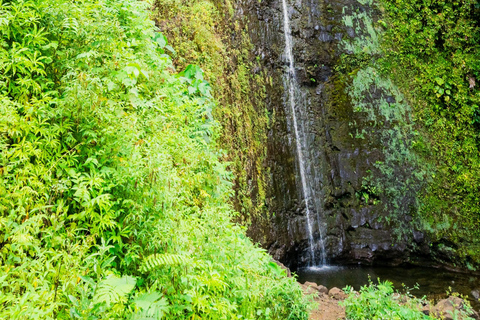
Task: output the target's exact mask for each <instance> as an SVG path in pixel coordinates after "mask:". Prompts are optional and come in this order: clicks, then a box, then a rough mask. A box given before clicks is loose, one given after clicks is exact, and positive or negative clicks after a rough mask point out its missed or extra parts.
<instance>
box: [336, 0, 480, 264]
mask: <svg viewBox="0 0 480 320" xmlns="http://www.w3.org/2000/svg"><path fill="white" fill-rule="evenodd" d="M378 9H380V10H379V11H381V12H383V16H382V17H380V18H381V19H382V20H378V19H372V18H370V17H369V16H368V14H365V13H362V14H353V15H352V16H349V17H346V18H345V19H344V21H345V24H346V25H348V26H350V27H353V28H356V30H357V31H361V32H360V34H361V35H360V36H359V37H357V39H355V40H354V41H353V42H352V43H350V44H348V45H347V47H348V48H349V49H350V50H351V51H352V52H353V53H354V54H353V55H349V56H345V57H343V63H342V66H343V67H342V68H343V69H342V70H340V71H343V72H345V73H347V72H350V74H351V75H352V76H353V77H354V79H358V81H357V82H356V83H354V85H353V91H351V92H352V93H353V95H352V97H353V99H354V100H355V99H356V100H357V101H360V100H361V99H362V97H364V96H365V93H366V92H368V87H367V85H373V84H374V85H375V86H376V87H380V88H382V87H384V89H387V87H390V89H392V88H398V89H394V91H395V92H396V93H395V95H394V96H395V100H396V101H397V103H396V104H395V105H393V106H390V107H392V109H389V106H388V105H385V107H387V108H384V107H381V108H380V109H379V111H380V113H378V114H374V113H370V116H369V117H370V118H372V119H373V118H374V117H378V116H380V115H382V116H383V117H385V118H386V119H387V120H388V118H389V117H390V119H393V118H395V117H396V118H397V119H399V120H398V121H395V127H392V128H389V129H388V130H385V132H387V131H388V132H389V135H390V138H391V139H390V140H391V141H392V142H393V144H391V146H392V148H390V149H388V151H389V152H388V153H387V154H386V160H388V159H390V160H389V161H390V162H391V163H392V164H394V163H395V162H398V163H403V162H404V161H406V160H408V159H411V161H413V163H416V164H421V165H420V166H416V168H419V169H420V171H418V170H415V171H414V172H413V174H414V175H415V176H417V178H418V179H419V180H418V181H427V182H428V185H427V186H426V187H425V188H424V190H423V193H422V194H420V197H419V200H420V201H419V203H418V204H419V207H418V210H417V213H416V217H417V220H416V221H417V223H418V224H419V225H420V226H421V227H422V228H423V229H424V230H426V231H427V232H428V233H429V235H430V239H431V241H433V242H438V241H450V242H452V243H454V244H456V246H457V249H456V252H455V253H456V255H457V257H459V258H460V259H461V261H459V262H460V263H463V264H464V265H467V263H468V264H469V265H471V264H470V262H468V261H470V260H472V261H473V262H472V263H474V264H478V263H479V262H480V256H479V255H478V250H469V247H470V246H471V245H472V244H473V245H474V246H475V247H476V246H477V245H478V244H479V243H480V231H479V229H478V225H479V224H480V130H479V126H478V120H479V119H478V114H479V111H478V110H479V107H478V106H479V105H480V93H479V91H478V90H477V87H476V85H475V84H474V82H475V79H476V78H477V77H478V76H480V64H479V63H478V61H479V59H478V58H479V57H480V45H479V41H478V40H479V39H480V29H479V25H478V18H479V17H480V7H479V6H478V4H477V3H476V2H475V1H471V0H463V1H457V2H454V3H453V2H441V3H431V2H424V1H418V0H398V1H397V0H396V1H391V0H381V1H379V7H378ZM360 20H361V21H360ZM360 25H362V26H363V28H362V29H359V26H360ZM362 30H363V31H362ZM362 32H363V33H362ZM362 34H363V35H362ZM377 34H380V35H377ZM365 48H367V49H365ZM372 48H373V49H375V50H373V49H372ZM368 56H370V60H369V61H368ZM369 68H373V69H370V74H371V73H372V72H376V73H377V75H375V76H374V78H372V79H373V80H374V82H372V81H368V80H367V78H365V77H364V76H365V73H364V71H365V70H368V69H369ZM372 70H375V71H372ZM362 77H363V80H362ZM385 81H387V82H388V83H389V84H388V86H387V87H385V86H383V84H382V82H385ZM354 82H355V80H354ZM387 82H385V83H387ZM393 84H394V86H392V85H393ZM472 84H473V87H472ZM390 89H388V90H390ZM399 93H400V96H399ZM399 97H401V100H399V99H398V98H399ZM359 99H360V100H359ZM398 102H400V103H398ZM356 106H357V110H358V111H368V108H365V106H364V105H362V103H361V102H360V103H356ZM409 106H411V107H409ZM409 109H410V110H409ZM385 112H386V113H385ZM409 114H411V115H412V116H413V117H411V116H409ZM398 116H400V117H398ZM401 119H408V121H406V122H405V121H403V123H402V121H401ZM392 130H393V131H392ZM399 130H400V131H399ZM405 138H407V139H405ZM395 141H397V142H395ZM401 141H403V142H406V144H405V143H404V144H399V143H398V142H401ZM390 151H393V153H390ZM399 152H400V153H399ZM408 161H410V160H408ZM386 164H387V163H385V164H382V165H381V166H382V167H384V168H385V169H388V165H387V167H385V165H386ZM377 165H378V164H377ZM383 172H387V174H388V170H387V171H385V170H383ZM419 173H420V174H419ZM422 177H423V178H422ZM373 178H374V179H377V177H373ZM403 189H404V188H403V187H399V186H392V188H389V190H390V191H391V192H398V191H401V190H403ZM402 192H403V191H402Z"/></svg>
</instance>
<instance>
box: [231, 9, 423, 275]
mask: <svg viewBox="0 0 480 320" xmlns="http://www.w3.org/2000/svg"><path fill="white" fill-rule="evenodd" d="M287 5H288V15H289V18H290V24H291V35H292V38H293V55H294V59H295V71H296V76H297V82H298V83H299V86H300V89H301V91H302V94H303V99H302V100H303V102H304V107H305V112H303V113H302V114H301V115H300V119H299V120H298V121H299V123H300V126H301V129H302V130H303V131H304V132H305V140H306V145H308V146H309V147H308V150H306V151H305V152H306V154H307V155H306V158H307V160H306V162H307V164H306V170H307V172H308V176H309V181H308V187H309V188H310V189H311V194H312V195H313V196H312V199H310V200H309V201H308V202H309V203H310V206H311V208H310V211H311V212H313V214H312V216H313V217H314V219H313V221H314V222H313V238H314V240H315V243H317V244H318V241H319V238H320V233H322V234H323V237H324V243H325V247H326V248H325V249H326V255H327V257H329V261H330V262H331V263H332V262H337V263H351V262H362V263H365V264H376V263H381V264H385V263H388V264H392V265H396V264H399V263H401V262H403V261H407V260H409V259H411V252H412V248H413V247H412V244H415V247H416V248H417V250H418V251H420V253H421V254H425V252H426V251H428V246H426V245H425V239H424V236H423V234H421V233H420V232H418V231H415V232H416V233H415V239H413V233H410V234H407V235H403V236H402V237H400V238H398V237H396V236H394V232H393V230H392V227H391V226H389V225H388V224H386V223H384V222H380V221H385V219H383V220H382V217H385V216H386V215H387V214H388V212H386V211H388V210H386V209H385V203H388V201H390V200H389V199H388V198H382V195H380V196H379V199H378V200H381V201H378V202H377V201H373V199H369V200H367V199H364V198H362V197H361V192H360V191H361V190H362V182H363V180H364V178H365V177H368V176H369V175H370V174H371V173H370V171H371V170H375V169H374V168H373V164H374V163H375V162H376V161H381V160H382V159H383V158H384V156H385V155H384V152H385V148H384V143H385V142H384V141H382V140H381V139H380V138H379V137H380V136H381V135H380V134H379V131H381V130H384V129H387V128H382V127H379V126H375V124H373V123H371V121H368V120H367V119H366V117H365V115H363V114H362V113H359V112H354V111H353V107H352V103H351V99H350V98H349V96H348V95H347V94H346V93H345V87H346V86H348V83H344V82H342V81H340V80H339V79H338V77H337V76H336V74H335V71H334V70H335V66H336V65H337V63H338V59H339V57H340V55H341V54H343V53H346V51H345V49H343V46H342V45H341V41H342V39H347V38H353V37H356V36H358V35H357V32H356V31H355V30H353V29H352V28H347V27H346V26H344V24H343V22H342V17H343V15H344V14H348V13H349V12H352V11H357V12H363V11H366V10H370V9H369V8H368V7H364V6H362V5H361V4H360V3H359V2H357V1H354V0H341V1H329V0H326V1H325V0H287ZM239 12H241V13H242V14H243V15H247V16H248V17H249V18H248V19H249V23H248V32H249V35H250V37H251V39H252V42H253V43H254V45H255V48H254V54H255V55H256V56H257V57H259V59H261V62H262V63H263V65H264V68H265V71H266V74H267V77H268V81H267V83H268V84H267V93H268V96H267V105H268V111H269V113H270V114H272V115H273V114H274V119H275V121H274V123H273V126H272V128H271V129H270V132H269V140H268V146H267V148H268V161H267V163H266V166H268V167H269V168H270V171H271V181H270V185H269V186H268V188H267V193H268V195H267V203H266V205H267V207H268V210H269V211H270V212H272V213H274V218H272V221H270V223H269V224H268V225H269V227H268V228H267V229H265V228H262V229H259V228H256V227H255V225H253V226H252V227H251V228H250V232H249V235H250V236H251V237H252V238H253V239H254V240H256V241H259V242H260V243H261V244H262V245H263V246H264V247H265V248H267V249H268V250H269V252H270V253H271V254H272V255H273V256H274V258H275V259H278V260H280V261H282V262H283V263H285V264H286V265H287V266H289V267H293V268H296V267H300V266H304V265H308V264H309V263H311V261H310V253H309V239H308V235H307V232H306V224H307V222H306V208H305V201H304V199H303V198H304V197H303V193H302V186H301V183H300V181H299V180H300V179H299V166H298V161H297V156H296V150H295V137H294V132H293V129H292V125H291V121H290V120H289V116H290V115H289V111H288V106H287V105H286V98H287V96H286V93H285V90H286V89H285V86H284V83H285V82H284V76H285V72H286V68H287V62H286V59H285V37H284V29H283V28H284V24H283V12H282V1H278V0H263V1H261V2H260V3H259V2H258V1H256V0H255V1H254V0H251V1H240V2H239V4H238V7H237V13H239ZM373 14H375V13H373ZM374 89H375V88H372V92H375V94H376V95H377V96H375V95H373V98H372V99H375V98H379V97H380V95H381V93H377V91H375V90H374ZM358 132H366V133H365V136H364V138H363V139H359V138H356V134H357V133H358ZM400 166H401V165H400ZM401 169H402V168H400V170H401ZM407 174H408V172H407ZM401 201H402V207H404V208H411V207H412V206H414V205H415V199H412V198H409V197H407V196H405V199H401ZM408 210H410V209H408ZM409 214H410V212H409V211H407V209H405V213H404V214H403V215H402V216H403V217H405V220H406V221H405V223H407V222H408V221H407V220H408V219H409V218H410V217H409ZM401 223H403V222H401ZM319 250H320V246H319V245H316V246H315V251H316V252H318V251H319ZM424 251H425V252H424Z"/></svg>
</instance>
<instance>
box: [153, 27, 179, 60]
mask: <svg viewBox="0 0 480 320" xmlns="http://www.w3.org/2000/svg"><path fill="white" fill-rule="evenodd" d="M153 41H155V43H156V44H158V47H159V48H160V49H162V50H163V49H166V50H168V51H169V52H170V53H171V54H173V55H176V54H177V53H176V52H175V49H173V48H172V46H170V45H168V40H167V37H166V36H164V35H163V33H161V32H155V35H154V36H153ZM162 53H163V52H162Z"/></svg>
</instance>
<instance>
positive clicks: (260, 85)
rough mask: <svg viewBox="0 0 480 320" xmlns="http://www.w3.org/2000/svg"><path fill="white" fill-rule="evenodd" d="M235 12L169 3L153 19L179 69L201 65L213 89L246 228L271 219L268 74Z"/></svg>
mask: <svg viewBox="0 0 480 320" xmlns="http://www.w3.org/2000/svg"><path fill="white" fill-rule="evenodd" d="M232 10H233V9H232V5H231V3H230V2H229V1H218V0H217V1H213V0H203V1H201V0H197V1H189V2H188V3H185V2H183V1H173V0H170V1H162V2H157V5H156V9H155V19H156V21H157V25H158V26H159V27H160V28H161V29H162V30H163V31H164V32H165V33H166V34H168V35H169V39H172V46H173V47H174V48H175V50H176V51H177V52H178V56H179V58H177V59H175V61H174V62H175V65H176V66H177V68H180V69H181V68H183V67H185V65H186V64H189V63H196V64H198V65H200V66H201V68H202V69H203V70H204V71H205V76H206V78H207V80H208V81H209V82H210V83H211V84H212V86H213V88H214V90H213V92H214V96H215V99H216V101H217V107H216V108H215V110H214V115H215V118H216V119H217V120H218V121H219V122H220V123H221V125H222V127H223V129H222V130H221V137H220V138H219V143H220V146H221V147H222V148H223V149H225V150H226V152H227V156H226V157H225V159H224V160H225V161H229V162H230V163H231V164H230V169H231V170H232V171H233V172H234V175H235V188H234V190H235V196H234V197H233V201H234V202H235V207H236V209H237V210H238V211H240V212H241V213H242V214H241V217H240V218H241V221H242V222H244V223H247V224H248V223H249V222H250V221H251V218H252V217H254V218H255V219H263V218H262V217H266V216H267V215H268V213H267V212H266V210H265V207H264V204H265V192H266V191H265V188H266V184H267V181H268V180H267V179H268V176H269V172H268V169H267V168H266V166H265V165H264V162H265V157H266V145H267V143H266V138H267V133H266V132H267V127H268V125H269V117H268V114H267V112H266V106H265V95H266V92H265V79H266V75H264V74H262V73H255V72H254V71H253V70H262V69H261V68H260V65H259V63H258V61H256V59H255V57H254V56H253V55H252V54H251V52H252V48H253V46H252V44H251V42H250V38H249V36H248V34H247V32H246V31H245V30H244V29H245V28H244V26H245V22H246V21H232V19H230V18H231V16H232V13H233V11H232ZM232 35H233V39H232ZM180 57H181V58H180Z"/></svg>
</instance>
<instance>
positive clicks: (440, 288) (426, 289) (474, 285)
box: [297, 266, 480, 310]
mask: <svg viewBox="0 0 480 320" xmlns="http://www.w3.org/2000/svg"><path fill="white" fill-rule="evenodd" d="M297 274H298V281H299V282H300V283H304V282H305V281H311V282H316V283H317V284H322V285H324V286H326V287H327V288H329V289H330V288H332V287H338V288H344V287H345V286H346V285H349V286H352V287H353V288H354V289H355V290H359V289H360V287H361V286H363V285H365V284H368V279H369V277H370V278H371V279H372V281H373V282H374V283H377V278H380V280H382V281H384V280H390V281H391V282H392V283H393V285H394V287H395V288H396V289H397V290H399V291H400V292H404V286H403V285H405V286H406V287H407V288H413V287H414V286H415V285H416V284H418V285H419V289H412V290H410V293H411V294H413V295H414V296H416V297H419V298H421V297H423V296H427V298H428V299H433V300H440V299H443V298H445V297H446V291H447V290H449V288H451V289H450V291H451V292H458V293H460V294H463V295H468V297H469V300H470V303H471V304H472V307H474V309H476V310H479V309H480V303H479V300H478V297H479V292H480V276H478V275H472V274H466V273H456V272H451V271H446V270H442V269H433V268H423V267H363V266H362V267H357V266H354V267H337V266H328V267H313V268H306V269H301V270H298V271H297Z"/></svg>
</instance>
